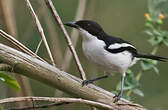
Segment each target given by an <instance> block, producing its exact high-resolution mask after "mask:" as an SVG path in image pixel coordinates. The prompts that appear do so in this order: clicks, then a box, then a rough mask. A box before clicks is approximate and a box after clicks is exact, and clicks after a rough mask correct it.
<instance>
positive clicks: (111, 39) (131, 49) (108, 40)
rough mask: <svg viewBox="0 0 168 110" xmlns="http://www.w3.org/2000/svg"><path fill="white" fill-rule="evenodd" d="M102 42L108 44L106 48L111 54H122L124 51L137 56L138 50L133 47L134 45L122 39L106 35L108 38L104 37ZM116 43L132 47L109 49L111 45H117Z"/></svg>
mask: <svg viewBox="0 0 168 110" xmlns="http://www.w3.org/2000/svg"><path fill="white" fill-rule="evenodd" d="M101 40H103V41H104V42H105V43H106V46H105V47H104V48H105V49H106V50H107V51H108V52H110V53H120V52H123V51H129V52H130V53H132V54H133V55H134V54H137V50H136V48H134V47H133V46H131V45H132V44H131V43H129V42H127V41H125V40H123V39H121V38H118V37H114V36H109V35H106V36H104V37H102V39H101ZM116 43H118V44H121V45H122V44H129V45H130V46H129V45H128V46H121V47H119V48H115V49H111V48H109V47H110V46H111V45H113V44H116Z"/></svg>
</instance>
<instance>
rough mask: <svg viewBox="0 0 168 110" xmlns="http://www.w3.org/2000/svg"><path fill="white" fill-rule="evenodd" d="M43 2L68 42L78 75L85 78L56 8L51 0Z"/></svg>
mask: <svg viewBox="0 0 168 110" xmlns="http://www.w3.org/2000/svg"><path fill="white" fill-rule="evenodd" d="M45 2H46V4H47V6H48V7H49V9H50V10H51V12H52V14H53V16H54V18H55V20H56V22H57V24H58V25H59V27H60V29H61V31H62V32H63V34H64V37H65V39H66V42H67V44H68V47H69V48H70V50H71V52H72V55H73V57H74V59H75V63H76V65H77V67H78V70H79V71H80V73H81V74H80V75H81V77H82V79H83V80H85V79H86V75H85V72H84V70H83V68H82V66H81V63H80V61H79V58H78V56H77V54H76V51H75V49H74V47H73V45H72V41H71V39H70V37H69V35H68V33H67V31H66V30H65V27H64V25H63V23H62V21H61V19H60V17H59V15H58V13H57V11H56V9H55V7H54V5H53V3H52V1H51V0H45Z"/></svg>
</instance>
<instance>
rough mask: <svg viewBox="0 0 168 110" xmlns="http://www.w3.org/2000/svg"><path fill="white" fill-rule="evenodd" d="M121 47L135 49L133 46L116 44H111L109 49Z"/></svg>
mask: <svg viewBox="0 0 168 110" xmlns="http://www.w3.org/2000/svg"><path fill="white" fill-rule="evenodd" d="M121 47H132V48H135V47H134V46H132V45H130V44H127V43H122V44H119V43H115V44H111V45H110V46H109V47H108V49H118V48H121Z"/></svg>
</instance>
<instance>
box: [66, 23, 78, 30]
mask: <svg viewBox="0 0 168 110" xmlns="http://www.w3.org/2000/svg"><path fill="white" fill-rule="evenodd" d="M64 25H66V26H69V27H73V28H77V29H78V28H79V26H78V25H77V24H75V22H67V23H64Z"/></svg>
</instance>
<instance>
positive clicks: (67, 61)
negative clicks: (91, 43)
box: [62, 0, 86, 70]
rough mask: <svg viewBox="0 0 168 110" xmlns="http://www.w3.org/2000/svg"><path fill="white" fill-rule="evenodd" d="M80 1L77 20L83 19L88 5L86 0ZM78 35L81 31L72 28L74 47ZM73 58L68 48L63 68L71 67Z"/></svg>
mask: <svg viewBox="0 0 168 110" xmlns="http://www.w3.org/2000/svg"><path fill="white" fill-rule="evenodd" d="M78 2H79V3H78V8H77V12H76V17H75V21H77V20H80V19H83V16H84V13H85V7H86V0H79V1H78ZM78 36H79V32H78V31H77V30H76V29H72V32H71V37H72V38H71V39H72V42H73V45H74V47H75V46H76V44H77V40H78V38H79V37H78ZM71 59H72V54H71V53H70V51H69V49H68V48H67V49H66V51H65V55H64V61H63V65H62V69H63V70H67V69H68V68H69V66H70V62H71Z"/></svg>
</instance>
